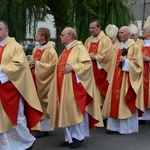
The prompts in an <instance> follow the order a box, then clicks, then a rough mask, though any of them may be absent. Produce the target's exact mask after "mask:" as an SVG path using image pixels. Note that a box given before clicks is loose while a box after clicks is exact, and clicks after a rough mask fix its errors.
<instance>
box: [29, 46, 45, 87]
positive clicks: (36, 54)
mask: <svg viewBox="0 0 150 150" xmlns="http://www.w3.org/2000/svg"><path fill="white" fill-rule="evenodd" d="M43 52H44V51H43V50H40V49H37V50H36V52H35V53H34V55H33V59H36V60H38V61H40V60H41V57H42V54H43ZM34 71H35V68H32V69H31V73H32V77H33V80H34V84H35V86H36V88H37V85H36V78H35V73H34Z"/></svg>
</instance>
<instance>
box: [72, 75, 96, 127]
mask: <svg viewBox="0 0 150 150" xmlns="http://www.w3.org/2000/svg"><path fill="white" fill-rule="evenodd" d="M72 83H73V91H74V97H75V100H76V103H77V106H78V109H79V110H80V112H81V113H82V115H83V116H84V113H85V107H86V106H87V105H88V104H89V103H91V102H92V101H93V99H92V97H91V96H90V95H89V94H88V93H87V92H86V90H85V89H84V87H83V85H82V84H81V83H77V80H76V76H75V73H74V72H72ZM96 123H98V121H97V120H96V119H94V118H93V117H92V116H91V115H89V127H90V128H95V124H96Z"/></svg>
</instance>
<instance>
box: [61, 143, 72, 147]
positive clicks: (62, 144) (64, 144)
mask: <svg viewBox="0 0 150 150" xmlns="http://www.w3.org/2000/svg"><path fill="white" fill-rule="evenodd" d="M69 145H70V144H69V142H63V143H61V144H60V146H62V147H65V146H69Z"/></svg>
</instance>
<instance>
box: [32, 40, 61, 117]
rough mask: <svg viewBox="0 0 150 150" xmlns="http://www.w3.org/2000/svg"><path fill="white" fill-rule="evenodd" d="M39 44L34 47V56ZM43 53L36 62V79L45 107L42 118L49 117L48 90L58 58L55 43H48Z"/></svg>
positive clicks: (39, 95) (41, 101) (43, 107)
mask: <svg viewBox="0 0 150 150" xmlns="http://www.w3.org/2000/svg"><path fill="white" fill-rule="evenodd" d="M38 49H39V46H36V47H35V48H34V49H33V55H32V57H33V58H35V57H36V56H34V54H35V53H36V50H38ZM42 51H43V53H42V56H41V58H40V60H39V61H37V62H36V70H35V72H36V73H35V80H36V86H37V92H38V97H39V100H40V103H41V106H42V109H43V112H44V114H43V116H42V119H45V118H48V114H47V104H48V91H49V88H50V86H51V84H52V80H53V77H54V72H55V67H56V63H57V60H58V56H57V53H56V50H55V49H54V46H53V44H51V43H48V44H46V45H45V46H44V48H43V50H42Z"/></svg>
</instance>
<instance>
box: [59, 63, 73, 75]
mask: <svg viewBox="0 0 150 150" xmlns="http://www.w3.org/2000/svg"><path fill="white" fill-rule="evenodd" d="M72 70H73V69H72V66H71V64H69V63H66V66H65V67H63V69H62V72H63V73H64V74H67V73H69V72H72Z"/></svg>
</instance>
